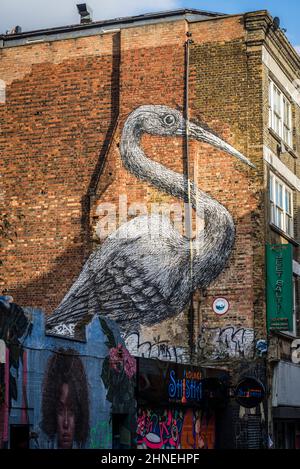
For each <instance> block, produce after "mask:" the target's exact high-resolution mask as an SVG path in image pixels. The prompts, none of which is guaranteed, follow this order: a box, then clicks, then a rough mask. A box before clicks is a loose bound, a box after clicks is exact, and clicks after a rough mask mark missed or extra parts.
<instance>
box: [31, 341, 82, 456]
mask: <svg viewBox="0 0 300 469" xmlns="http://www.w3.org/2000/svg"><path fill="white" fill-rule="evenodd" d="M40 426H41V428H42V430H43V431H44V433H45V434H46V435H47V436H48V438H49V440H51V442H52V444H53V447H54V448H58V449H72V448H84V447H85V443H86V441H87V439H88V435H89V393H88V382H87V377H86V373H85V369H84V365H83V363H82V360H81V359H80V357H79V356H78V354H77V353H76V352H75V351H74V350H73V349H63V348H60V349H58V350H57V351H56V352H55V353H54V354H53V355H52V356H51V357H50V359H49V360H48V363H47V367H46V372H45V376H44V382H43V387H42V421H41V424H40Z"/></svg>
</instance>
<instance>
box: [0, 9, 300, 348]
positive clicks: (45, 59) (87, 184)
mask: <svg viewBox="0 0 300 469" xmlns="http://www.w3.org/2000/svg"><path fill="white" fill-rule="evenodd" d="M264 15H265V13H264V12H262V15H261V18H262V19H261V20H260V21H261V22H262V24H263V23H264V21H265V20H264ZM249 18H250V19H249ZM249 18H248V20H247V21H248V22H249V21H250V22H251V27H250V26H248V31H246V29H245V17H244V16H243V15H237V16H232V17H228V18H220V19H212V20H206V21H201V22H198V23H191V24H188V23H187V22H186V21H183V20H181V21H176V22H165V23H159V24H154V25H153V24H152V25H147V24H146V25H144V26H140V27H133V28H127V29H126V28H125V29H122V30H121V32H120V33H113V34H105V35H103V36H91V37H86V38H80V39H69V40H61V41H55V42H51V43H50V42H49V43H47V42H45V43H42V44H36V45H28V46H22V47H13V48H9V49H0V78H1V79H3V80H5V81H6V83H7V102H6V105H3V104H2V105H1V104H0V122H1V129H0V149H1V155H3V156H2V158H1V166H2V168H1V172H2V174H3V180H2V182H3V188H2V189H1V204H2V205H3V210H5V211H7V212H8V213H9V215H10V216H11V217H12V219H14V217H15V216H16V215H18V214H21V215H23V218H22V220H21V221H20V222H19V223H18V222H17V223H16V225H17V226H16V231H17V234H18V237H17V239H16V240H15V241H14V242H13V243H9V242H7V243H6V247H5V249H4V252H3V255H2V257H3V260H4V261H5V264H4V267H5V274H4V277H5V280H4V281H3V288H4V287H5V288H7V290H8V292H9V293H10V294H12V295H13V296H14V298H15V300H16V301H17V302H18V303H20V304H23V305H31V306H38V307H42V308H43V309H45V310H46V312H47V313H50V312H51V311H52V310H53V309H54V308H55V306H57V305H58V303H59V302H60V300H61V299H62V297H63V296H64V294H65V293H66V292H67V290H68V288H69V287H70V285H71V284H72V282H73V280H74V279H75V278H76V277H77V275H78V273H79V272H80V270H81V266H82V264H83V261H84V259H85V258H86V257H87V256H88V254H89V253H90V252H91V250H92V249H93V247H94V246H95V244H98V242H99V240H98V239H97V235H96V226H97V223H98V222H99V213H98V212H97V210H98V207H99V204H100V203H105V202H108V203H114V204H118V203H119V196H120V195H126V197H127V203H128V206H129V205H130V204H132V203H134V202H143V203H145V204H147V206H148V207H149V206H150V204H151V203H162V202H177V201H176V200H175V199H173V198H172V197H170V196H168V195H166V194H163V193H161V192H159V191H158V190H156V189H154V188H153V187H151V186H150V185H149V184H147V183H146V182H142V181H139V180H137V179H136V177H135V176H133V175H131V174H130V173H129V172H128V171H126V170H125V169H124V167H123V166H122V162H121V159H120V154H119V148H118V145H119V141H120V133H121V129H122V126H123V123H124V121H125V119H126V116H127V115H128V113H129V112H131V111H132V110H133V109H134V108H136V107H138V106H139V105H141V104H164V105H168V106H170V107H177V108H179V109H181V110H183V108H184V72H185V61H184V60H185V56H184V43H185V40H186V32H187V30H189V31H190V32H191V33H192V39H193V41H194V44H193V45H192V46H191V70H190V79H189V92H190V112H191V117H192V118H193V119H195V120H200V121H203V122H205V123H206V124H208V125H209V126H210V127H211V129H213V130H214V131H215V132H217V133H218V134H219V135H220V136H221V137H222V138H224V139H225V140H227V141H228V142H229V143H230V144H232V145H233V146H234V147H236V148H237V149H238V150H240V151H241V152H243V153H244V154H245V155H246V156H247V157H248V158H250V159H251V160H252V161H253V162H254V163H255V164H256V169H255V170H253V169H250V168H248V167H246V166H245V165H243V164H242V163H239V162H237V160H235V159H234V158H233V157H230V156H229V155H227V154H225V153H222V152H220V151H217V150H213V149H212V148H210V147H209V146H207V145H205V144H200V143H199V142H197V143H196V142H191V144H190V167H189V173H190V175H194V176H193V177H195V180H196V181H197V183H198V185H199V187H200V188H201V189H202V190H204V191H205V192H207V193H208V194H210V195H212V196H213V197H215V198H216V199H217V200H219V201H220V202H221V203H222V204H223V205H224V206H225V207H226V208H227V209H228V210H229V211H230V212H231V213H232V215H233V218H234V221H235V225H236V243H235V247H234V250H233V253H232V256H231V258H230V262H229V264H228V267H227V268H226V270H225V271H224V272H223V273H222V274H221V275H220V277H219V278H218V279H217V280H216V281H215V282H214V284H213V285H211V286H210V287H209V288H208V289H207V291H206V292H201V293H199V292H198V293H197V294H196V295H195V299H194V304H195V317H194V326H195V327H194V338H195V340H197V337H198V334H199V332H200V329H201V327H203V325H205V326H206V327H209V328H213V327H225V326H228V325H236V326H241V327H244V328H254V329H255V332H256V337H258V338H261V337H264V336H265V304H264V288H265V287H264V276H265V273H264V243H265V240H266V232H265V216H266V213H265V210H264V203H265V189H266V187H265V174H264V164H263V144H264V138H265V134H264V128H265V127H266V111H264V112H263V109H266V99H267V98H266V91H265V90H266V80H267V77H266V74H265V72H264V68H263V64H262V59H261V57H262V54H261V45H259V44H258V41H260V40H262V38H263V32H262V29H259V28H258V29H257V30H255V28H254V26H253V24H254V20H253V18H254V16H253V17H249ZM251 28H252V29H251ZM261 28H263V26H261ZM296 119H298V120H299V116H298V115H297V116H296ZM297 145H298V143H297ZM142 146H143V148H144V150H145V152H146V154H147V155H148V156H149V157H151V159H153V160H155V161H159V162H160V163H161V164H163V165H165V166H166V167H168V168H171V169H173V170H175V171H177V172H179V173H183V172H184V168H185V161H184V151H183V145H182V141H181V140H180V139H178V138H158V137H154V136H144V137H143V139H142ZM287 164H288V165H290V164H292V162H291V161H287ZM93 242H94V244H93ZM216 296H225V297H227V298H228V299H229V301H230V305H231V308H230V311H229V313H228V314H227V315H226V316H224V317H222V318H218V317H217V316H216V315H215V314H214V313H213V311H212V307H211V305H212V301H213V299H214V298H215V297H216ZM183 318H184V319H183ZM187 322H188V321H187V314H184V315H183V317H182V316H180V321H179V320H178V321H177V323H176V321H175V323H173V322H172V324H171V325H172V327H171V328H173V332H172V338H173V340H174V344H175V345H182V343H184V345H186V343H187V326H188V325H187ZM174 324H175V325H176V324H177V326H178V327H175V326H174ZM169 330H170V322H167V323H166V324H163V325H162V326H161V327H160V326H159V327H157V328H154V331H153V336H158V335H160V336H161V337H162V336H163V338H166V339H169Z"/></svg>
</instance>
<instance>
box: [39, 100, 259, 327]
mask: <svg viewBox="0 0 300 469" xmlns="http://www.w3.org/2000/svg"><path fill="white" fill-rule="evenodd" d="M187 126H188V128H187ZM187 131H188V135H189V138H191V139H196V140H198V141H201V142H205V143H208V144H211V145H212V146H214V147H215V148H218V149H220V150H222V151H224V152H227V153H228V154H230V155H232V156H234V157H236V158H238V159H239V160H240V161H242V162H243V163H245V164H247V165H249V166H250V167H253V165H252V163H251V162H250V161H249V160H248V159H247V158H246V157H245V156H243V155H242V154H241V153H239V152H238V151H237V150H235V149H234V148H233V147H232V146H230V145H229V144H227V143H226V142H224V141H223V140H221V139H220V138H219V137H217V136H216V135H215V134H213V133H211V132H209V131H208V130H206V129H204V128H203V127H202V126H201V125H198V124H195V123H193V122H189V123H188V124H187V122H186V121H185V119H184V118H183V116H182V114H181V113H180V112H179V111H177V110H174V109H170V108H169V107H166V106H160V105H144V106H140V107H138V108H137V109H135V110H134V111H133V112H132V113H131V114H130V115H129V116H128V118H127V120H126V122H125V124H124V127H123V131H122V137H121V142H120V153H121V158H122V162H123V164H124V166H125V168H126V169H127V170H128V171H130V172H131V173H132V174H134V175H135V176H136V177H137V178H139V179H142V180H144V181H146V182H148V183H149V184H151V185H152V186H154V187H155V188H157V189H158V190H159V191H161V192H164V193H166V194H169V195H171V196H173V197H176V198H178V199H180V200H183V201H184V202H185V203H190V204H191V206H192V208H193V209H194V210H195V212H196V214H197V215H198V216H199V217H201V218H202V220H204V228H203V229H202V230H201V231H200V232H199V233H198V234H197V236H196V237H195V238H193V239H188V237H186V236H182V235H181V234H180V233H179V232H178V231H176V230H175V229H174V227H173V225H172V223H171V222H170V220H168V219H167V218H164V217H163V216H162V215H158V214H157V215H149V216H147V215H143V216H139V217H136V218H134V219H133V220H131V221H129V222H128V223H125V224H123V225H121V226H120V227H119V228H118V229H117V230H116V231H115V232H114V233H112V234H111V235H110V236H109V237H108V238H107V239H106V240H105V242H104V243H103V244H102V246H101V247H100V248H99V249H98V250H96V251H95V252H93V253H92V254H91V255H90V257H89V259H88V260H87V262H86V263H85V265H84V267H83V270H82V272H81V274H80V275H79V277H78V279H77V280H76V281H75V283H74V284H73V286H72V287H71V289H70V290H69V292H68V293H67V294H66V296H65V297H64V299H63V300H62V302H61V304H60V305H59V306H58V308H57V309H56V310H55V311H54V313H53V314H52V315H51V316H50V317H49V318H48V321H47V323H48V327H54V326H55V325H58V324H62V323H63V324H65V325H66V324H68V323H72V324H74V323H76V324H80V323H81V322H84V323H87V322H88V320H89V319H91V318H92V317H93V316H94V314H96V313H98V314H100V315H103V316H105V317H108V318H110V319H112V320H115V321H117V323H118V324H119V326H120V328H121V330H122V331H123V333H125V334H129V333H132V332H138V331H139V329H140V327H141V326H146V327H149V326H151V325H154V324H158V323H160V322H162V321H164V320H166V319H168V318H171V317H174V316H176V315H177V314H179V313H180V312H182V311H183V310H184V308H185V307H186V306H187V304H188V303H189V300H190V298H191V294H192V293H193V292H194V291H195V290H196V289H197V288H203V287H207V286H208V285H210V283H211V282H212V281H213V280H215V279H216V278H217V277H218V275H219V274H220V273H221V272H222V271H223V270H224V268H225V266H226V263H227V261H228V258H229V256H230V253H231V251H232V248H233V245H234V241H235V226H234V223H233V219H232V216H231V215H230V213H229V212H228V211H227V210H226V208H225V207H224V206H223V205H221V204H220V203H219V202H218V201H217V200H215V199H213V198H212V197H210V196H208V195H207V194H206V193H205V192H203V191H201V190H200V189H199V188H198V187H197V186H196V184H195V183H194V182H192V181H190V180H188V179H187V178H186V177H185V176H184V175H182V174H179V173H177V172H175V171H172V170H170V169H168V168H166V167H165V166H163V165H162V164H160V163H158V162H155V161H152V160H151V159H150V158H148V157H147V156H146V154H145V153H144V151H143V148H142V147H141V137H142V135H143V134H144V133H147V134H150V135H157V136H166V137H167V136H170V137H171V136H178V137H184V136H185V135H186V132H187Z"/></svg>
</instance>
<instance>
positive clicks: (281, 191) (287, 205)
mask: <svg viewBox="0 0 300 469" xmlns="http://www.w3.org/2000/svg"><path fill="white" fill-rule="evenodd" d="M293 196H294V194H293V190H292V189H291V188H290V187H289V186H288V185H287V184H285V183H284V182H283V180H282V179H280V178H279V177H278V176H276V175H275V174H274V173H273V172H272V171H270V173H269V204H270V205H269V206H270V223H272V224H273V225H274V226H276V227H277V228H279V229H280V230H281V231H282V232H283V233H285V234H286V235H287V236H289V237H291V238H294V210H293Z"/></svg>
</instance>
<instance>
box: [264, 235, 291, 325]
mask: <svg viewBox="0 0 300 469" xmlns="http://www.w3.org/2000/svg"><path fill="white" fill-rule="evenodd" d="M266 261H267V262H266V265H267V269H266V290H267V324H268V331H270V330H278V331H292V330H293V270H292V267H293V254H292V246H291V244H272V245H267V246H266Z"/></svg>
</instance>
